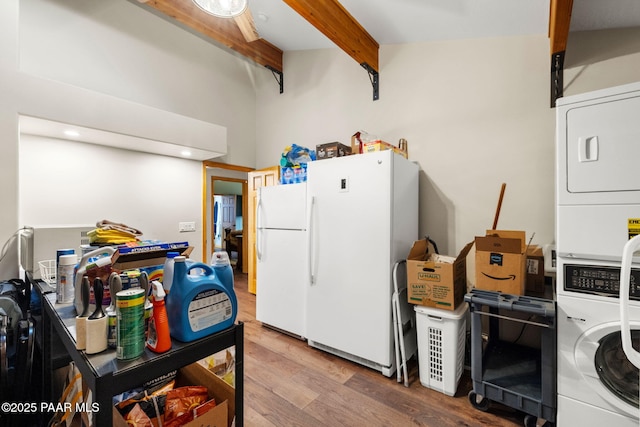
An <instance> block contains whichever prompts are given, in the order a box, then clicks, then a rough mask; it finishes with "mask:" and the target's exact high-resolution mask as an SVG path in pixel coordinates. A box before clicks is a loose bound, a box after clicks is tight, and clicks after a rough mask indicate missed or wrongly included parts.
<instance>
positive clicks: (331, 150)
mask: <svg viewBox="0 0 640 427" xmlns="http://www.w3.org/2000/svg"><path fill="white" fill-rule="evenodd" d="M350 154H351V147H349V146H346V145H344V144H341V143H339V142H337V141H336V142H328V143H326V144H320V145H316V158H317V159H318V160H323V159H331V158H333V157H343V156H348V155H350Z"/></svg>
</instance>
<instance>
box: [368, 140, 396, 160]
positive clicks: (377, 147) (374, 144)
mask: <svg viewBox="0 0 640 427" xmlns="http://www.w3.org/2000/svg"><path fill="white" fill-rule="evenodd" d="M385 150H393V152H394V153H397V154H400V155H401V156H403V157H407V153H405V152H404V151H402V150H401V149H399V148H398V147H396V146H395V145H393V144H389V143H388V142H385V141H381V140H375V141H369V142H365V143H363V144H362V152H363V153H373V152H375V151H385Z"/></svg>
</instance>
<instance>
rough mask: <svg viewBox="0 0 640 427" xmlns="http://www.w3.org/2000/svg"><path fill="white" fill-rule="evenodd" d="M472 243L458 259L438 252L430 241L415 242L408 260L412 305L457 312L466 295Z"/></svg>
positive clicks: (408, 278)
mask: <svg viewBox="0 0 640 427" xmlns="http://www.w3.org/2000/svg"><path fill="white" fill-rule="evenodd" d="M472 246H473V242H471V243H469V244H468V245H467V246H465V247H464V249H462V251H461V252H460V254H459V255H458V256H457V257H452V256H445V255H439V254H436V253H435V249H434V247H433V245H432V244H431V243H430V242H429V241H428V240H427V239H423V240H417V241H415V242H414V243H413V246H412V248H411V250H410V251H409V256H408V257H407V294H408V298H409V303H411V304H417V305H424V306H427V307H435V308H440V309H443V310H455V309H456V308H457V307H458V306H459V305H460V303H462V301H463V299H464V294H465V293H466V292H467V254H468V253H469V250H470V249H471V247H472Z"/></svg>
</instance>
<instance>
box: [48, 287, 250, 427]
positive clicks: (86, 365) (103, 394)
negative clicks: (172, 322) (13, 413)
mask: <svg viewBox="0 0 640 427" xmlns="http://www.w3.org/2000/svg"><path fill="white" fill-rule="evenodd" d="M55 297H56V295H55V293H53V294H52V293H49V294H47V293H44V294H43V295H42V306H43V319H42V320H43V330H44V331H45V332H44V334H45V336H46V335H48V336H49V337H56V336H57V337H59V338H60V341H61V342H62V343H63V344H64V347H65V348H66V351H67V353H68V354H69V356H70V358H71V360H73V361H74V362H75V364H76V366H77V367H78V369H79V370H80V373H81V374H82V378H83V380H84V382H85V384H86V385H87V387H89V388H90V389H91V390H92V392H93V401H94V402H97V403H98V405H99V408H100V410H99V411H98V412H94V413H93V416H94V425H97V426H110V425H112V407H113V405H112V398H113V396H115V395H117V394H120V393H122V392H125V391H128V390H130V389H132V388H134V387H137V386H139V385H141V384H142V383H145V382H147V381H151V380H153V379H155V378H157V377H159V376H160V375H163V374H166V373H168V372H171V371H174V370H177V369H179V368H181V367H183V366H186V365H189V364H191V363H193V362H197V361H198V360H200V359H203V358H205V357H207V356H210V355H211V354H214V353H216V352H218V351H220V350H224V349H227V348H230V347H233V346H235V358H236V360H235V377H236V382H235V425H236V426H238V427H242V426H243V425H244V419H243V412H244V411H243V394H244V383H243V378H244V363H243V362H244V341H243V340H244V324H243V323H242V322H238V323H237V324H235V325H233V326H232V327H230V328H228V329H225V330H224V331H221V332H218V333H216V334H212V335H210V336H207V337H204V338H202V339H199V340H196V341H193V342H189V343H182V342H179V341H176V340H173V343H172V344H173V345H172V348H171V350H169V351H167V352H166V353H162V354H155V353H153V352H152V351H150V350H148V349H145V352H144V353H143V354H142V356H140V357H138V358H136V359H133V360H126V361H123V360H117V359H116V354H115V350H113V349H107V350H105V351H103V352H101V353H97V354H92V355H88V354H86V353H85V352H83V351H78V350H76V342H75V336H74V334H75V316H76V313H75V308H74V305H73V303H69V304H57V303H56V298H55ZM46 341H47V342H45V343H44V348H43V350H44V357H43V359H44V361H45V363H48V366H47V365H45V367H44V369H45V371H48V374H49V375H50V374H51V373H52V372H53V371H52V370H53V368H54V366H53V363H54V359H53V358H52V357H51V356H52V354H51V350H52V348H51V341H52V340H51V339H48V340H46ZM46 383H47V386H48V387H49V390H45V393H51V390H50V385H51V383H50V381H46ZM48 396H49V397H50V399H51V401H52V402H55V401H57V400H58V397H59V396H51V395H50V394H49V395H48Z"/></svg>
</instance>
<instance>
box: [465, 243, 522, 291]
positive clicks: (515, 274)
mask: <svg viewBox="0 0 640 427" xmlns="http://www.w3.org/2000/svg"><path fill="white" fill-rule="evenodd" d="M525 237H526V236H525V232H524V231H512V230H487V234H486V236H484V237H476V238H475V243H476V284H475V287H476V288H478V289H485V290H488V291H497V292H502V293H505V294H513V295H524V290H525V280H526V258H527V255H526V242H525Z"/></svg>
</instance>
